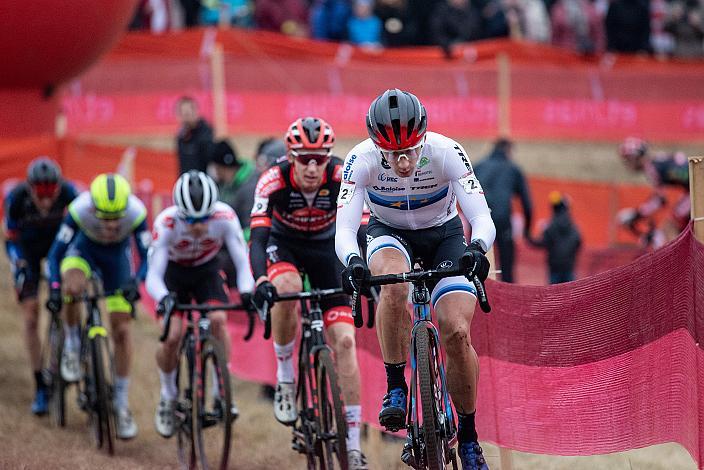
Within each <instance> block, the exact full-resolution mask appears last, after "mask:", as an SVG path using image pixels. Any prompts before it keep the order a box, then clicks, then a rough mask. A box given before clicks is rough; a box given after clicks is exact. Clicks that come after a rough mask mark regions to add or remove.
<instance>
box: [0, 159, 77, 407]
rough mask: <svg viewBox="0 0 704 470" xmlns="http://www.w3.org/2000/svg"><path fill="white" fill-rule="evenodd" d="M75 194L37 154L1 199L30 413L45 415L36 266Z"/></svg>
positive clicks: (38, 270) (49, 162) (56, 169)
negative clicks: (30, 389)
mask: <svg viewBox="0 0 704 470" xmlns="http://www.w3.org/2000/svg"><path fill="white" fill-rule="evenodd" d="M76 194H77V193H76V189H75V188H74V187H73V185H72V184H71V183H69V182H68V181H64V180H63V179H62V178H61V169H60V168H59V165H57V164H56V162H54V161H53V160H51V159H49V158H46V157H40V158H37V159H35V160H33V161H32V162H31V163H30V164H29V167H28V168H27V180H26V181H25V182H23V183H20V184H19V185H17V186H16V187H15V188H14V189H13V190H12V191H11V192H10V194H9V195H8V196H7V198H6V199H5V248H6V250H7V255H8V257H9V259H10V265H11V269H12V273H13V275H14V278H15V289H16V292H17V300H18V302H19V303H20V305H21V306H22V311H23V314H24V329H25V335H24V336H25V345H26V347H27V352H28V353H29V360H30V364H31V367H32V371H33V372H34V381H35V384H36V390H35V395H34V401H33V402H32V412H33V413H34V414H37V415H42V414H45V413H46V412H47V408H48V388H47V386H46V384H45V383H44V379H43V378H42V373H41V370H40V369H41V342H40V340H39V331H38V323H39V302H38V299H37V289H38V286H39V279H40V277H41V268H40V265H41V261H42V259H44V258H45V257H46V255H47V253H49V248H51V243H52V242H53V241H54V237H55V236H56V232H57V231H58V229H59V226H60V225H61V220H62V219H63V218H64V213H65V211H66V207H67V206H68V205H69V203H70V202H71V201H72V200H73V199H74V198H75V197H76Z"/></svg>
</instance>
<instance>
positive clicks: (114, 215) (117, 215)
mask: <svg viewBox="0 0 704 470" xmlns="http://www.w3.org/2000/svg"><path fill="white" fill-rule="evenodd" d="M95 216H96V217H97V218H99V219H102V220H115V219H121V218H122V217H124V216H125V211H117V212H105V211H99V210H98V209H96V210H95Z"/></svg>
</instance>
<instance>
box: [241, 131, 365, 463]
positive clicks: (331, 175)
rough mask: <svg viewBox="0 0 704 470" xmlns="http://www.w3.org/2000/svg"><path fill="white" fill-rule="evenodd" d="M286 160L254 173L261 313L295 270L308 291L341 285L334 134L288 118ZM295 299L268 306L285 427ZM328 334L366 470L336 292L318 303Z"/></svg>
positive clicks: (343, 304) (346, 324)
mask: <svg viewBox="0 0 704 470" xmlns="http://www.w3.org/2000/svg"><path fill="white" fill-rule="evenodd" d="M285 140H286V147H287V157H288V158H287V159H286V160H285V161H283V162H279V163H277V164H275V165H274V166H272V167H271V168H269V169H268V170H267V171H265V172H264V173H263V174H262V175H261V177H260V178H259V182H258V184H257V187H256V190H255V195H254V206H253V208H252V218H251V225H250V227H251V236H250V241H251V247H250V261H251V264H252V271H253V273H254V279H255V281H256V286H257V287H256V290H255V293H254V303H255V305H256V306H257V308H258V309H259V310H260V311H261V310H263V308H264V304H265V303H266V302H268V304H269V305H272V303H273V299H274V296H275V294H276V293H277V292H279V293H288V292H299V291H301V290H302V287H303V286H302V282H301V276H300V274H299V271H301V270H302V271H304V272H305V273H306V274H307V275H308V279H309V281H310V285H311V287H313V288H320V289H330V288H337V287H341V278H340V273H341V272H342V269H343V266H342V264H341V263H340V262H339V261H338V260H337V258H336V256H335V216H336V213H337V204H336V201H337V195H338V193H339V191H340V182H341V180H342V172H343V168H342V160H341V159H339V158H337V157H334V156H332V148H333V146H334V144H335V134H334V132H333V130H332V127H330V125H329V124H328V123H327V122H325V121H324V120H322V119H319V118H314V117H307V118H302V119H297V120H296V121H294V122H293V123H292V124H291V126H290V127H289V130H288V132H287V134H286V138H285ZM297 308H298V304H297V303H296V302H278V303H276V304H273V307H272V309H271V323H272V332H273V336H274V351H275V353H276V360H277V374H276V378H277V385H276V394H275V397H274V414H275V416H276V419H277V420H279V421H280V422H281V423H283V424H287V425H292V424H293V423H295V421H296V418H297V410H296V403H295V401H296V387H295V384H294V381H295V372H294V361H293V350H294V343H295V337H296V327H297V325H298V317H297ZM321 308H322V310H323V312H324V313H323V320H324V323H325V327H326V331H327V338H328V340H329V342H330V344H331V346H332V348H333V350H334V352H335V360H336V362H337V368H338V372H339V376H340V386H341V388H342V393H343V395H344V400H345V404H346V415H347V426H348V437H347V449H348V460H349V464H350V467H349V468H350V469H355V470H360V469H366V468H367V466H366V462H365V458H364V455H363V454H362V452H361V448H360V443H359V429H360V421H361V406H360V405H359V388H360V379H359V366H358V364H357V354H356V349H355V338H354V333H355V328H354V322H353V319H352V311H351V308H350V301H349V298H348V297H347V296H346V295H340V296H339V297H334V298H331V299H326V300H323V301H322V302H321Z"/></svg>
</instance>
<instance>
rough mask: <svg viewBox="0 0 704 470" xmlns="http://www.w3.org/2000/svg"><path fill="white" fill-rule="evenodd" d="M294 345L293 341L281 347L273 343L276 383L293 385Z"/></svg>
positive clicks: (294, 378) (294, 377) (294, 375)
mask: <svg viewBox="0 0 704 470" xmlns="http://www.w3.org/2000/svg"><path fill="white" fill-rule="evenodd" d="M295 343H296V340H295V339H294V340H293V341H291V342H290V343H288V344H285V345H283V346H282V345H280V344H278V343H276V342H274V353H275V354H276V380H277V382H287V383H293V382H294V380H296V372H295V371H294V370H293V347H294V345H295Z"/></svg>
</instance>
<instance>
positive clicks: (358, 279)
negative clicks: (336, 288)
mask: <svg viewBox="0 0 704 470" xmlns="http://www.w3.org/2000/svg"><path fill="white" fill-rule="evenodd" d="M370 277H371V273H370V272H369V268H368V267H367V265H366V263H365V262H364V260H362V258H360V257H359V256H357V255H354V256H353V257H352V258H351V259H350V262H349V263H348V264H347V267H346V268H345V269H343V270H342V290H344V291H345V293H346V294H348V295H352V294H353V293H354V292H355V291H357V292H359V293H360V294H363V295H365V296H367V297H369V296H370V295H371V293H370V292H369V287H368V286H366V285H365V284H364V283H365V281H367V280H369V278H370Z"/></svg>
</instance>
